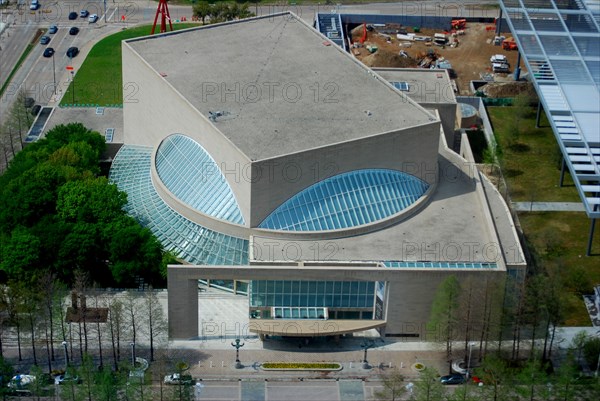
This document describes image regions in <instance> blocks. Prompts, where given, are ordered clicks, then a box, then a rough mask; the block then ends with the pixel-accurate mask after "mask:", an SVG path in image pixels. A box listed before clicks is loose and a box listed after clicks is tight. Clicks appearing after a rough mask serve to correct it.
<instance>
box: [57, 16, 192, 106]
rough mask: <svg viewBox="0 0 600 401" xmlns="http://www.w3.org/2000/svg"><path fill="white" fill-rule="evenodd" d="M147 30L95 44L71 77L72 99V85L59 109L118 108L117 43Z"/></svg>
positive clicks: (120, 100)
mask: <svg viewBox="0 0 600 401" xmlns="http://www.w3.org/2000/svg"><path fill="white" fill-rule="evenodd" d="M193 26H197V24H192V23H183V24H173V28H174V29H175V30H178V29H184V28H190V27H193ZM151 29H152V26H151V25H145V26H140V27H135V28H131V29H126V30H123V31H121V32H117V33H115V34H114V35H111V36H107V37H106V38H104V39H102V40H101V41H100V42H98V43H96V45H95V46H94V47H93V48H92V50H90V53H89V54H88V56H87V58H86V59H85V61H84V62H83V65H82V66H81V68H80V69H79V71H77V72H76V74H75V96H73V83H71V84H70V85H69V88H68V89H67V92H66V93H65V95H64V96H63V98H62V100H61V102H60V105H61V106H64V105H68V104H73V103H74V104H93V105H96V104H98V105H100V106H110V105H120V104H122V103H123V78H122V70H121V65H122V63H121V41H122V40H125V39H131V38H136V37H139V36H144V35H149V34H150V30H151Z"/></svg>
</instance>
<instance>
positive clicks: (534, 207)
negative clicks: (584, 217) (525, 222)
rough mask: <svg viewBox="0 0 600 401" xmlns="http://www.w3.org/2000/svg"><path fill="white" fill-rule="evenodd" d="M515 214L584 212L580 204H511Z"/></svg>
mask: <svg viewBox="0 0 600 401" xmlns="http://www.w3.org/2000/svg"><path fill="white" fill-rule="evenodd" d="M512 206H513V209H514V210H516V211H517V212H584V211H585V208H584V207H583V204H582V203H581V202H513V203H512Z"/></svg>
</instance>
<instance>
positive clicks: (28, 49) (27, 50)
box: [0, 43, 35, 97]
mask: <svg viewBox="0 0 600 401" xmlns="http://www.w3.org/2000/svg"><path fill="white" fill-rule="evenodd" d="M33 46H35V45H34V44H32V43H30V44H28V45H27V47H26V48H25V50H24V51H23V54H21V57H19V60H18V61H17V64H16V65H15V67H14V68H13V69H12V71H11V72H10V74H8V78H6V81H5V82H4V84H2V88H0V97H2V95H3V94H4V91H5V90H6V88H8V84H10V81H11V80H12V78H13V76H14V75H15V74H16V73H17V71H18V70H19V68H21V64H23V62H24V61H25V59H26V58H27V56H29V53H31V51H32V50H33Z"/></svg>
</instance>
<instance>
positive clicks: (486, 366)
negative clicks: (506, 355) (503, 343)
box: [474, 354, 511, 401]
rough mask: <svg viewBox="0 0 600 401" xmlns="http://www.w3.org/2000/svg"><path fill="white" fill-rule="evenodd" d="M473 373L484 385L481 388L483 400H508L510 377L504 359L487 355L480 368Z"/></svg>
mask: <svg viewBox="0 0 600 401" xmlns="http://www.w3.org/2000/svg"><path fill="white" fill-rule="evenodd" d="M474 372H475V375H476V376H478V377H480V378H481V379H482V380H483V382H484V383H485V385H484V387H483V389H484V394H485V397H486V398H484V399H485V400H487V401H504V400H507V399H508V397H509V389H510V385H509V382H510V379H511V377H510V369H509V367H508V364H507V363H506V361H505V360H504V359H502V358H501V357H500V356H498V355H494V354H488V355H486V357H485V358H483V362H482V364H481V366H480V367H479V368H476V369H475V371H474Z"/></svg>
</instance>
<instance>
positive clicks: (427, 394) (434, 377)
mask: <svg viewBox="0 0 600 401" xmlns="http://www.w3.org/2000/svg"><path fill="white" fill-rule="evenodd" d="M444 396H445V391H444V387H443V385H442V383H440V380H439V374H438V372H437V371H436V370H435V369H434V368H430V367H426V368H425V369H423V371H421V372H420V374H419V380H418V381H417V382H416V383H415V400H416V401H439V400H443V399H444Z"/></svg>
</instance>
